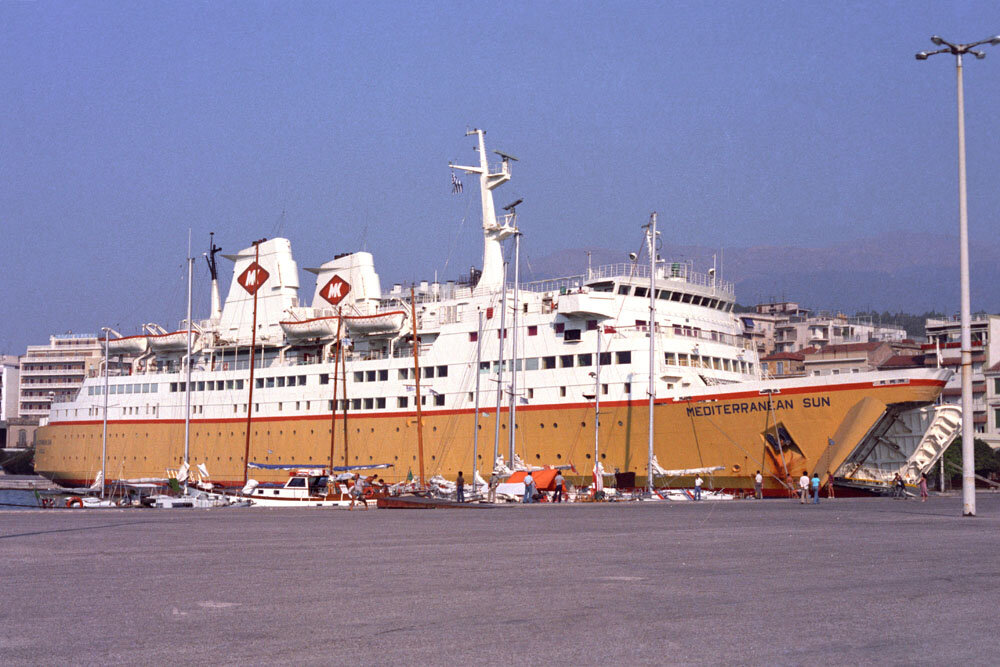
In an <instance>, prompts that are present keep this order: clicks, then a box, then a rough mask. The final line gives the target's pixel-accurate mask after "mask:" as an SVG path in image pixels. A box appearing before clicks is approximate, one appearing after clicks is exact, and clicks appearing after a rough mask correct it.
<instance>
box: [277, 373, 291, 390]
mask: <svg viewBox="0 0 1000 667" xmlns="http://www.w3.org/2000/svg"><path fill="white" fill-rule="evenodd" d="M282 380H285V385H286V386H288V387H294V386H295V376H294V375H292V376H290V377H288V378H278V386H279V387H280V386H281V381H282Z"/></svg>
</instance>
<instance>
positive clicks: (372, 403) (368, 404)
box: [365, 398, 375, 410]
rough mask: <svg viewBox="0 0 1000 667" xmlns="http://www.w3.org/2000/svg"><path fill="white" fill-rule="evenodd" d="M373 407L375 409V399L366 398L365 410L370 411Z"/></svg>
mask: <svg viewBox="0 0 1000 667" xmlns="http://www.w3.org/2000/svg"><path fill="white" fill-rule="evenodd" d="M374 407H375V399H374V398H366V399H365V410H371V409H372V408H374Z"/></svg>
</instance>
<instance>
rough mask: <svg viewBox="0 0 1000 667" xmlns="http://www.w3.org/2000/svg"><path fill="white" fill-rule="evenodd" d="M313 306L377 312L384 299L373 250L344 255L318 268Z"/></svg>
mask: <svg viewBox="0 0 1000 667" xmlns="http://www.w3.org/2000/svg"><path fill="white" fill-rule="evenodd" d="M306 270H307V271H311V272H312V273H315V274H316V291H315V292H314V293H313V299H312V307H313V308H344V309H345V310H346V312H348V313H350V312H354V313H357V314H360V315H368V314H371V313H374V312H375V311H376V310H377V309H378V304H379V300H380V299H381V298H382V286H381V284H380V282H379V277H378V273H376V272H375V260H374V258H373V257H372V254H371V253H370V252H354V253H350V254H346V255H341V256H339V257H337V258H336V259H334V260H332V261H330V262H326V263H324V264H323V265H322V266H321V267H319V268H318V269H306Z"/></svg>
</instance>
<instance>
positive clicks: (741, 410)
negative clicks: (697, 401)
mask: <svg viewBox="0 0 1000 667" xmlns="http://www.w3.org/2000/svg"><path fill="white" fill-rule="evenodd" d="M801 406H802V407H803V408H822V407H830V397H829V396H807V397H805V398H803V399H802V403H801ZM772 407H773V409H774V410H793V409H795V399H793V398H778V399H774V400H773V401H771V400H768V399H766V398H764V399H761V400H759V401H743V402H741V403H708V404H706V405H694V406H691V407H689V408H687V416H688V417H712V416H715V415H740V414H746V413H750V412H767V411H769V410H771V409H772Z"/></svg>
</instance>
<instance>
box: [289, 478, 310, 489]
mask: <svg viewBox="0 0 1000 667" xmlns="http://www.w3.org/2000/svg"><path fill="white" fill-rule="evenodd" d="M305 485H306V480H305V479H304V478H302V477H292V478H291V479H290V480H288V486H289V487H293V486H296V487H297V486H305Z"/></svg>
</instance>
